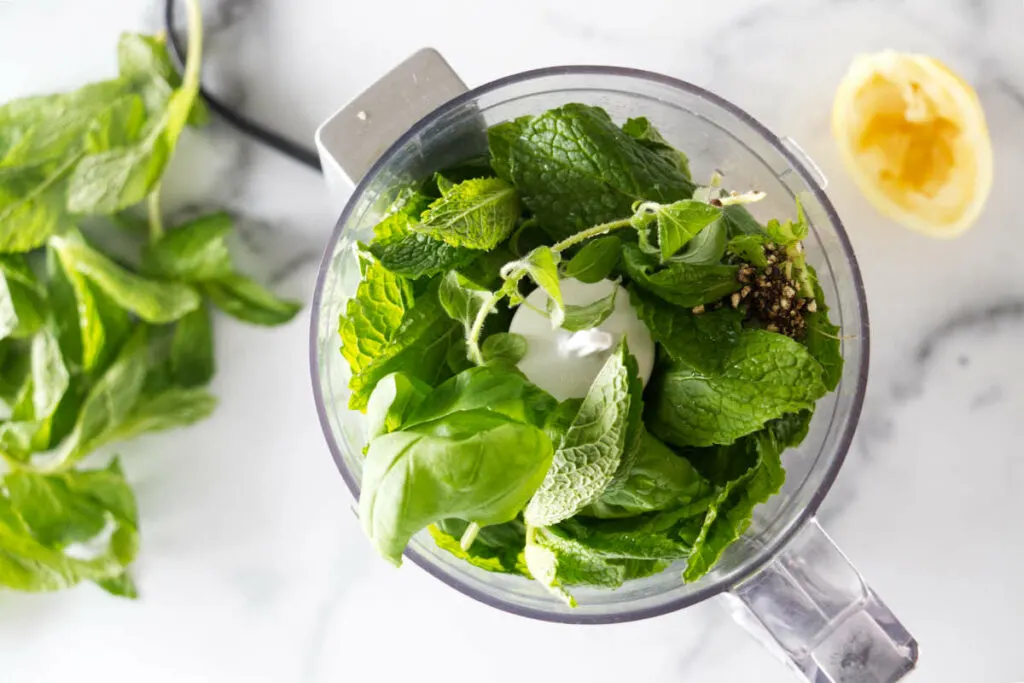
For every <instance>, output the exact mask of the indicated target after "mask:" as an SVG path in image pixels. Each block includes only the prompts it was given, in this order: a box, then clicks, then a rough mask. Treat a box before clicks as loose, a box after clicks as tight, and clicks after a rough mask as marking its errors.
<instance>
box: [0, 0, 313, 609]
mask: <svg viewBox="0 0 1024 683" xmlns="http://www.w3.org/2000/svg"><path fill="white" fill-rule="evenodd" d="M189 15H190V22H189V23H190V38H191V42H190V46H189V57H188V62H187V64H186V67H185V73H184V76H183V77H179V76H178V74H177V73H176V71H175V70H174V68H173V66H172V64H171V62H170V61H169V59H168V57H167V53H166V47H165V45H164V42H163V39H161V38H154V37H148V36H143V35H124V36H123V37H122V38H121V41H120V43H119V45H118V61H119V74H118V76H117V77H116V78H114V79H112V80H108V81H103V82H100V83H93V84H91V85H87V86H85V87H83V88H81V89H80V90H77V91H75V92H70V93H65V94H57V95H48V96H42V97H30V98H27V99H21V100H16V101H13V102H10V103H8V104H6V105H3V106H0V461H2V463H3V464H2V465H0V470H3V477H2V479H0V586H4V587H7V588H10V589H14V590H20V591H53V590H59V589H63V588H67V587H69V586H73V585H75V584H77V583H79V582H82V581H93V582H95V583H97V584H99V585H100V586H102V587H103V588H104V589H105V590H107V591H109V592H111V593H113V594H115V595H121V596H127V597H135V596H136V593H137V591H136V587H135V584H134V583H133V581H132V578H131V576H130V573H129V565H130V564H131V563H132V561H133V560H134V558H135V557H136V555H137V553H138V549H139V531H138V529H139V520H138V515H137V511H136V505H135V499H134V496H133V494H132V490H131V488H130V486H129V485H128V483H127V481H126V479H125V476H124V472H123V469H122V465H121V462H120V459H119V458H117V457H114V458H113V459H112V460H110V461H109V462H108V463H107V464H105V465H97V464H92V465H91V466H89V467H86V466H84V465H83V462H84V459H85V458H86V457H87V456H89V455H90V454H91V453H93V452H94V451H95V450H96V449H97V448H99V447H101V446H104V445H107V444H110V443H112V442H116V441H123V440H126V439H130V438H132V437H134V436H137V435H139V434H142V433H145V432H153V431H158V430H164V429H170V428H173V427H179V426H185V425H189V424H192V423H194V422H196V421H198V420H202V419H204V418H205V417H207V416H208V415H210V413H211V412H212V410H213V409H214V406H215V403H216V401H215V399H214V397H213V396H212V395H210V393H209V392H207V391H206V389H204V387H205V386H206V385H207V384H208V383H209V382H210V379H211V378H212V376H213V374H214V348H213V331H212V325H211V319H210V316H211V308H218V309H220V310H222V311H224V312H225V313H227V314H229V315H231V316H234V317H236V318H239V319H241V320H244V321H248V322H251V323H255V324H259V325H280V324H283V323H285V322H287V321H289V320H290V319H291V318H292V317H293V316H294V315H295V313H296V312H297V311H298V308H299V306H298V304H296V303H293V302H288V301H282V300H280V299H278V298H277V297H275V296H274V295H273V294H271V293H270V292H268V291H267V290H266V289H264V288H263V287H261V286H260V285H258V284H257V283H256V282H254V281H252V280H251V279H249V278H247V277H245V276H243V275H241V274H239V273H238V272H236V270H235V268H234V266H233V264H232V259H231V255H230V254H229V252H228V247H227V243H226V241H225V239H226V237H227V236H228V234H229V233H230V232H231V230H232V220H231V218H230V216H228V215H227V214H223V213H216V214H213V215H208V216H205V217H202V218H199V219H196V220H193V221H190V222H188V223H185V224H183V225H179V226H176V227H174V228H172V229H169V230H165V228H164V225H163V221H162V217H161V213H160V201H159V197H160V194H159V193H160V180H161V177H162V175H163V173H164V170H165V169H166V168H167V164H168V162H169V161H170V159H171V156H172V155H173V153H174V149H175V146H176V144H177V142H178V139H179V137H180V135H181V133H182V130H183V128H184V127H185V126H186V125H194V126H201V125H203V124H204V123H205V122H206V121H207V119H208V118H209V117H208V114H207V111H206V109H205V108H204V106H203V104H202V103H201V102H200V101H199V100H197V93H198V84H199V60H200V53H201V44H202V43H201V40H202V32H201V26H200V17H199V11H198V6H197V3H196V2H194V0H193V1H192V2H190V3H189ZM140 204H141V205H144V208H145V210H146V212H147V214H148V221H146V222H147V223H148V235H149V238H148V239H147V240H146V242H145V244H144V245H143V246H142V248H141V250H140V251H139V252H138V253H137V254H135V257H134V258H131V259H122V258H115V257H113V256H111V255H110V254H107V253H104V251H103V250H101V249H99V248H98V247H96V246H94V245H93V244H91V243H90V241H89V240H87V239H86V237H85V236H84V235H83V234H82V232H81V231H80V230H79V225H80V224H82V223H83V222H91V223H93V224H96V223H103V224H105V225H104V228H105V229H108V230H117V229H119V228H115V227H112V225H111V224H113V223H131V224H135V223H138V222H139V219H138V218H137V217H136V215H137V214H136V213H133V212H132V211H131V210H132V209H133V207H136V206H137V205H140ZM95 217H106V219H105V220H97V219H96V218H95ZM115 239H116V238H115ZM108 241H110V240H108ZM116 241H122V240H116Z"/></svg>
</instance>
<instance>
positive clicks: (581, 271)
mask: <svg viewBox="0 0 1024 683" xmlns="http://www.w3.org/2000/svg"><path fill="white" fill-rule="evenodd" d="M621 253H622V241H621V240H619V238H618V237H615V236H613V235H608V236H606V237H599V238H597V239H595V240H591V241H589V242H587V243H586V244H585V245H583V248H582V249H580V251H579V253H577V254H576V255H575V256H573V257H572V258H571V259H569V262H568V263H566V264H565V266H564V267H563V269H562V271H563V273H564V274H565V276H566V277H572V278H576V279H577V280H579V281H580V282H586V283H589V284H592V283H594V282H600V281H601V280H604V279H605V278H607V277H608V276H609V275H611V274H612V271H614V270H615V267H616V266H617V265H619V256H620V254H621Z"/></svg>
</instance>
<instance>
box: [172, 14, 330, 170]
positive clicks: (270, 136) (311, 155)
mask: <svg viewBox="0 0 1024 683" xmlns="http://www.w3.org/2000/svg"><path fill="white" fill-rule="evenodd" d="M174 4H175V0H167V1H166V4H165V5H164V24H165V30H166V31H167V45H168V48H169V49H170V52H171V56H172V57H173V58H174V60H175V61H176V62H177V63H178V68H179V69H183V68H184V67H185V57H184V54H185V49H184V48H183V47H182V45H181V41H180V39H179V38H178V35H177V34H176V33H175V31H174ZM199 96H200V97H202V98H203V100H204V101H205V102H206V106H207V107H209V108H210V110H211V111H213V112H214V113H215V114H217V115H218V116H220V117H221V118H222V119H224V120H225V121H227V122H228V123H230V124H231V125H232V126H234V127H235V128H237V129H238V130H239V131H241V132H242V133H245V134H246V135H248V136H250V137H252V138H253V139H255V140H257V141H259V142H262V143H263V144H264V145H266V146H268V147H272V148H274V149H276V150H277V151H278V152H280V153H281V154H284V155H285V156H287V157H290V158H292V159H294V160H295V161H297V162H299V163H300V164H304V165H306V166H308V167H310V168H312V169H315V170H317V171H321V170H322V168H321V166H320V157H319V156H318V155H317V153H316V151H314V150H312V149H309V148H307V147H303V146H302V145H300V144H298V143H296V142H293V141H291V140H288V139H287V138H284V137H282V136H280V135H278V134H277V133H275V132H274V131H272V130H269V129H267V128H264V127H263V126H261V125H260V124H258V123H256V122H255V121H253V120H252V119H249V118H247V117H245V116H243V115H242V114H240V113H238V112H237V111H235V110H234V109H232V108H231V107H229V106H228V105H226V104H224V103H223V102H221V101H220V100H218V99H217V98H216V97H214V96H213V95H211V94H210V93H209V92H208V91H207V90H206V89H205V88H203V87H202V86H200V87H199Z"/></svg>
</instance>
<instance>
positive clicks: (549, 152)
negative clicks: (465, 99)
mask: <svg viewBox="0 0 1024 683" xmlns="http://www.w3.org/2000/svg"><path fill="white" fill-rule="evenodd" d="M488 140H489V143H490V151H491V165H492V166H493V167H494V170H495V171H496V172H497V173H498V175H499V176H500V177H501V178H503V179H504V180H506V181H508V182H510V183H512V184H513V185H515V187H516V189H517V190H519V192H520V194H521V195H522V198H523V202H524V203H525V204H526V206H527V207H528V208H529V209H530V210H531V211H533V213H534V215H535V216H536V218H537V220H538V221H539V222H540V224H541V226H542V227H543V228H544V229H545V230H546V231H548V232H549V233H550V234H551V236H552V237H555V238H557V239H561V238H564V237H567V236H569V235H571V234H573V233H575V232H577V231H579V230H581V229H583V228H586V227H590V226H592V225H597V224H599V223H605V222H608V221H612V220H616V219H619V218H622V217H623V216H628V215H630V214H631V213H632V210H631V207H632V205H633V202H635V201H638V200H647V201H655V202H661V203H670V202H673V201H677V200H680V199H687V198H689V197H691V196H692V194H693V190H694V185H693V183H691V182H690V180H689V179H688V178H687V177H686V176H685V175H684V173H683V172H682V171H681V170H680V169H679V168H678V166H676V165H674V164H673V163H672V162H671V161H669V160H668V159H666V158H664V157H663V156H661V155H660V154H659V153H658V152H656V151H653V150H651V149H648V148H647V147H646V146H645V145H644V144H641V143H640V142H639V141H638V140H636V139H635V138H633V137H631V136H630V135H628V134H626V133H624V132H623V131H622V130H621V129H620V128H619V127H618V126H616V125H615V123H614V122H613V121H612V120H611V118H610V117H609V116H608V114H607V113H606V112H605V111H604V110H602V109H600V108H598V107H590V106H587V105H583V104H567V105H565V106H563V107H559V108H558V109H552V110H551V111H548V112H546V113H544V114H542V115H540V116H537V117H533V118H522V119H517V120H515V121H512V122H508V123H504V124H499V125H497V126H494V127H493V128H491V129H490V130H489V131H488Z"/></svg>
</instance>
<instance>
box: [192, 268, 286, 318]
mask: <svg viewBox="0 0 1024 683" xmlns="http://www.w3.org/2000/svg"><path fill="white" fill-rule="evenodd" d="M203 289H204V291H205V292H206V294H207V296H209V297H210V301H212V302H213V304H214V305H215V306H216V307H217V308H219V309H220V310H222V311H224V312H225V313H227V314H228V315H230V316H232V317H233V318H238V319H239V320H243V321H245V322H247V323H253V324H256V325H267V326H274V325H284V324H285V323H288V322H290V321H291V320H292V318H294V317H295V315H296V314H297V313H298V312H299V311H300V310H301V309H302V304H300V303H299V302H298V301H291V300H288V299H279V298H278V297H277V296H276V295H275V294H274V293H273V292H271V291H270V290H268V289H266V288H265V287H263V286H262V285H260V284H258V283H257V282H256V281H255V280H252V279H250V278H247V277H245V276H243V275H232V276H230V277H225V278H221V279H219V280H214V281H210V282H206V283H205V284H204V285H203Z"/></svg>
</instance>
